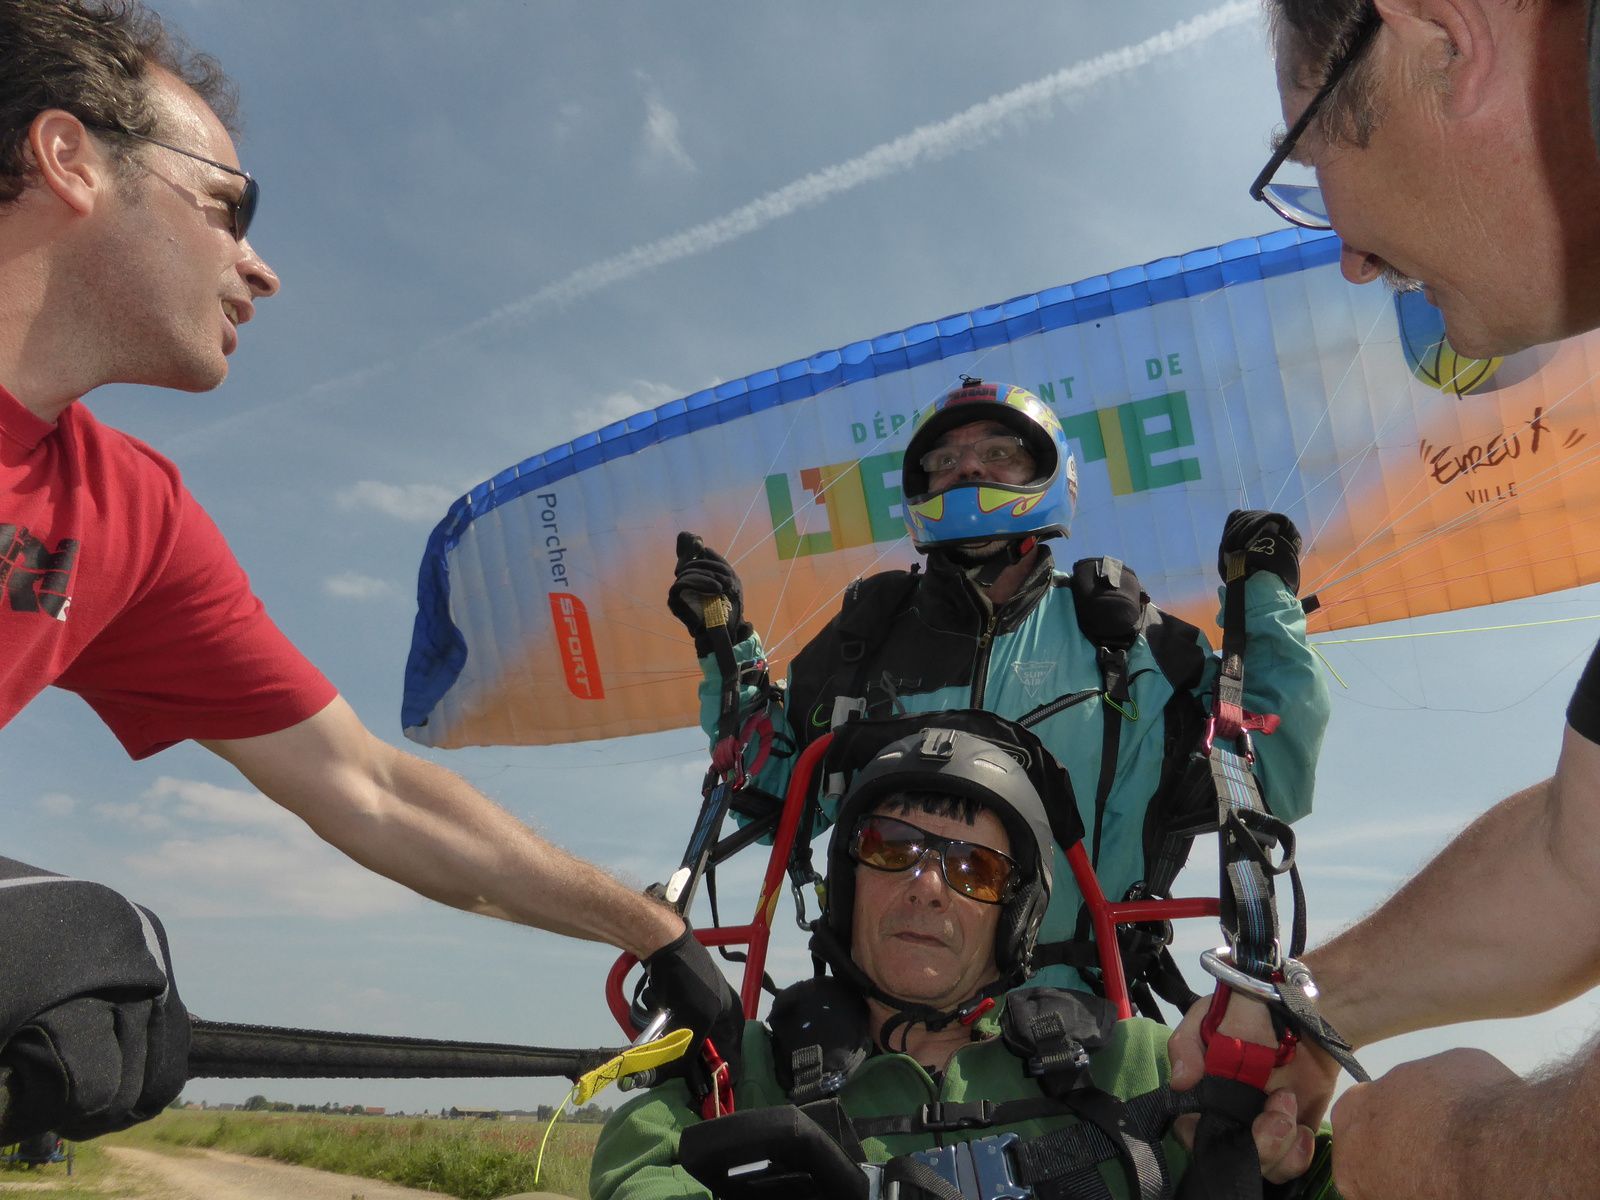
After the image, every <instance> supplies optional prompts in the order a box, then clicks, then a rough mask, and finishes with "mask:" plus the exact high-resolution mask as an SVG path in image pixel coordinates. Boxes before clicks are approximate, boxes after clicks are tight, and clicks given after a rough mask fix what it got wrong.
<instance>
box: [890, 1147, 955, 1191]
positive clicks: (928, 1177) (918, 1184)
mask: <svg viewBox="0 0 1600 1200" xmlns="http://www.w3.org/2000/svg"><path fill="white" fill-rule="evenodd" d="M883 1182H884V1185H885V1191H888V1193H889V1194H890V1195H895V1194H898V1195H899V1196H900V1197H902V1198H904V1197H906V1196H907V1195H911V1196H932V1197H934V1198H935V1200H965V1193H964V1192H962V1191H961V1189H960V1188H958V1187H956V1186H955V1185H954V1184H952V1183H950V1182H949V1181H948V1180H946V1179H945V1178H944V1177H943V1176H941V1175H940V1174H939V1173H938V1172H937V1171H935V1170H934V1169H933V1168H932V1167H930V1166H928V1164H927V1163H925V1162H922V1161H920V1160H919V1159H915V1158H912V1157H911V1156H910V1155H909V1154H907V1155H903V1156H902V1157H900V1158H895V1159H891V1160H890V1161H889V1163H888V1165H887V1166H885V1167H884V1169H883ZM893 1184H898V1185H900V1186H899V1188H898V1189H894V1190H891V1188H890V1185H893ZM907 1185H910V1189H914V1190H908V1188H907Z"/></svg>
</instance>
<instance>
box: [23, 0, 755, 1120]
mask: <svg viewBox="0 0 1600 1200" xmlns="http://www.w3.org/2000/svg"><path fill="white" fill-rule="evenodd" d="M228 101H229V94H228V90H227V87H226V84H225V82H224V81H222V80H221V78H220V75H219V73H218V72H217V70H216V67H215V64H214V63H211V62H210V61H209V60H204V59H197V58H195V57H193V56H191V55H189V54H188V52H187V51H184V50H182V49H180V48H179V47H177V46H176V45H175V44H174V43H173V42H172V41H169V40H168V38H167V37H166V35H165V34H164V32H163V31H162V29H161V26H160V22H159V20H158V19H157V18H156V17H155V16H154V15H153V14H151V13H149V12H147V11H145V10H143V9H141V8H138V7H137V6H134V7H132V8H131V9H130V8H129V7H128V6H127V5H124V4H117V5H110V4H106V3H103V2H101V0H70V2H68V0H0V724H3V723H5V722H6V721H8V720H9V719H10V718H11V717H12V716H13V715H14V714H15V713H16V712H18V711H19V710H20V709H21V708H22V707H23V706H24V705H26V704H27V703H28V702H29V701H30V700H31V699H32V698H33V697H34V696H35V695H37V694H38V692H39V691H40V690H41V689H43V688H45V687H46V686H49V685H51V684H55V685H57V686H60V687H64V688H67V689H69V690H71V691H74V692H77V693H78V694H79V695H81V696H83V697H84V699H85V700H87V701H88V702H89V704H90V705H91V706H92V707H93V708H94V709H95V711H96V712H97V713H98V714H99V715H100V717H101V718H102V719H103V720H104V721H105V722H106V724H107V725H109V726H110V727H111V729H112V730H113V731H114V732H115V734H116V736H117V737H118V738H119V739H120V740H121V741H122V743H123V745H124V746H125V747H126V748H127V750H128V752H129V753H130V754H131V755H133V756H134V757H135V758H140V757H143V756H145V755H149V754H154V753H156V752H157V751H159V750H161V749H163V748H165V747H167V746H170V745H172V744H173V743H175V742H178V741H182V740H184V739H188V738H193V739H195V740H197V741H199V742H200V743H201V744H202V745H204V746H205V747H206V748H207V749H208V750H211V751H212V752H214V753H215V754H217V755H219V756H221V757H222V758H224V759H226V760H227V761H228V762H230V763H232V764H233V765H234V766H235V767H237V768H238V769H239V771H240V772H241V773H243V774H244V776H245V777H246V778H248V779H249V780H250V782H251V783H253V784H254V785H255V786H256V787H258V788H259V789H260V790H261V791H262V792H264V793H265V794H266V795H267V796H269V797H271V798H272V799H273V800H274V801H276V802H277V803H279V804H281V805H283V806H284V807H285V808H287V809H288V810H289V811H291V812H293V813H295V814H296V815H297V816H299V817H301V818H302V819H303V820H305V821H306V823H307V824H308V825H310V826H311V828H312V829H313V830H315V831H316V832H317V833H318V834H319V835H320V836H321V837H323V838H324V839H326V840H327V841H328V842H330V843H332V844H333V845H334V846H337V847H338V848H339V849H341V850H343V851H344V852H345V853H347V854H349V855H350V856H351V857H352V858H354V859H355V860H356V861H358V862H360V863H362V864H363V865H364V866H367V867H369V868H371V869H372V870H374V871H378V872H380V873H382V874H384V875H386V876H388V877H389V878H391V879H394V880H396V881H397V882H399V883H402V884H405V885H406V886H408V887H410V888H412V889H414V890H416V891H418V892H420V893H422V894H423V895H425V896H428V897H431V898H432V899H435V900H439V901H442V902H444V903H447V904H451V905H454V906H456V907H458V908H462V909H466V910H468V911H471V912H479V913H484V914H487V915H490V916H495V917H500V918H502V919H505V920H509V921H517V922H520V923H522V924H526V925H533V926H537V927H539V928H543V929H549V930H553V931H555V932H558V933H564V934H569V935H571V936H574V937H581V938H589V939H593V940H598V941H605V942H609V943H611V944H612V945H615V946H617V947H620V948H622V949H625V950H628V951H630V952H632V953H634V954H636V955H638V956H639V957H641V958H645V959H647V960H648V962H647V969H649V971H650V975H651V984H652V987H653V988H654V989H655V990H656V996H657V999H658V1000H660V1001H663V1002H665V1003H666V1004H668V1005H669V1006H671V1007H672V1008H673V1009H674V1012H675V1014H676V1016H677V1017H678V1018H679V1020H680V1021H681V1022H682V1023H684V1024H690V1025H692V1026H694V1027H695V1029H696V1031H697V1032H698V1033H701V1034H704V1033H705V1032H706V1030H707V1029H708V1028H709V1027H712V1026H713V1025H714V1024H716V1023H717V1022H722V1023H729V1022H731V1023H732V1024H731V1028H733V1029H737V1028H738V1025H739V1024H741V1023H742V1022H741V1021H740V1019H739V1015H738V1013H737V1009H736V1005H735V1006H734V1007H733V1009H732V1011H731V1012H730V1011H728V1008H729V1002H730V1000H731V991H730V990H729V989H728V987H727V984H726V982H725V981H723V980H722V977H721V975H720V973H718V972H717V969H716V968H715V966H714V965H713V964H712V963H711V961H710V959H709V958H708V957H707V956H706V954H705V952H704V950H703V949H701V948H700V947H699V945H698V943H695V942H694V941H693V939H692V938H688V937H686V936H685V934H686V930H685V927H684V924H683V922H682V920H681V919H680V918H679V917H677V916H676V915H675V914H674V913H672V912H671V911H670V910H669V909H667V908H665V907H662V906H660V905H657V904H656V903H654V902H653V901H649V900H646V899H645V898H644V897H642V896H639V895H636V894H635V893H633V892H631V891H629V890H628V889H626V888H624V887H623V886H622V885H620V884H619V883H617V882H616V881H615V880H613V879H612V878H611V877H610V876H608V875H606V874H605V873H603V872H601V871H600V870H598V869H596V868H595V867H593V866H591V865H589V864H588V863H585V862H582V861H579V860H578V859H575V858H573V857H572V856H571V855H568V854H566V853H564V852H563V851H561V850H559V849H557V848H556V847H554V846H551V845H549V844H548V843H547V842H545V841H543V840H542V839H541V838H539V837H538V836H536V835H535V834H534V833H532V832H531V831H530V830H528V829H527V828H526V827H525V826H523V825H522V824H521V823H519V822H518V821H516V820H515V819H514V818H513V817H511V816H510V815H509V814H508V813H506V812H505V811H503V810H502V809H500V808H498V807H497V806H496V805H494V804H493V803H491V802H490V801H489V800H487V799H485V798H484V797H483V796H481V795H480V794H478V793H477V792H476V791H474V790H473V789H472V788H471V787H470V786H469V785H468V784H467V783H465V782H464V781H463V780H461V779H459V778H457V777H456V776H455V775H453V774H451V773H450V772H448V771H446V770H444V769H443V768H440V767H438V766H435V765H433V764H431V763H428V762H426V761H423V760H421V759H419V758H416V757H414V756H412V755H410V754H406V753H404V752H402V751H400V750H398V749H396V748H394V747H393V746H391V745H389V744H388V743H386V742H384V741H381V740H380V739H379V738H377V737H375V736H374V735H373V734H372V733H370V732H369V731H368V730H367V729H366V728H365V727H364V726H363V725H362V723H361V721H360V720H359V719H358V718H357V716H356V715H355V713H354V711H353V710H352V709H351V708H350V706H349V705H348V704H347V703H346V702H345V701H344V700H343V699H342V698H340V696H339V694H338V693H337V692H336V691H335V689H334V688H333V686H332V684H330V683H329V682H328V681H327V680H326V679H325V678H323V676H322V675H321V674H320V673H319V672H318V671H317V669H316V668H315V667H313V666H312V665H311V664H310V663H309V662H307V661H306V660H305V658H303V657H302V656H301V655H300V654H299V652H298V651H296V650H295V648H294V647H293V646H292V645H290V643H289V641H288V640H287V639H286V638H285V637H284V636H283V634H282V633H281V632H279V630H278V629H277V627H276V626H275V625H274V624H273V623H272V621H271V620H270V619H269V618H268V617H267V615H266V613H265V611H264V610H263V608H262V606H261V602H260V601H259V600H257V599H256V597H255V596H254V595H253V594H252V593H251V591H250V588H249V584H248V581H247V580H246V578H245V575H244V572H243V571H242V570H241V569H240V567H239V564H238V563H237V562H236V561H235V560H234V558H233V555H232V554H231V553H230V551H229V549H228V547H227V544H226V543H225V542H224V541H223V539H222V536H221V534H220V533H218V531H217V529H216V527H215V526H214V525H213V524H212V522H211V520H210V518H209V517H207V516H206V514H205V512H204V511H203V510H202V509H201V508H200V506H199V505H198V504H197V503H196V502H195V500H194V498H193V497H192V496H190V495H189V493H188V491H187V490H186V489H185V488H184V486H183V484H182V482H181V481H180V479H179V477H178V472H177V470H176V468H175V467H174V466H173V465H172V464H171V463H170V462H168V461H167V460H166V459H165V458H163V457H162V456H161V455H159V454H157V453H156V452H155V451H153V450H151V449H150V448H149V447H147V446H145V445H143V444H142V443H140V442H138V441H136V440H135V439H133V438H131V437H128V436H127V435H125V434H122V433H119V432H118V431H116V430H114V429H110V428H108V427H106V426H104V425H101V424H100V423H99V422H98V421H97V420H96V419H95V418H94V416H93V415H92V414H91V413H90V412H89V411H88V409H87V408H85V407H84V406H83V404H81V403H80V399H81V397H83V396H84V395H85V393H87V392H89V391H91V390H93V389H94V388H96V387H99V386H101V385H102V384H107V383H118V382H120V383H142V384H151V385H154V386H157V387H169V388H178V389H181V390H184V391H196V392H198V391H205V390H207V389H210V388H214V387H216V386H217V385H218V384H219V383H221V382H222V380H223V378H224V377H225V376H226V375H227V371H228V358H227V356H228V355H229V354H230V353H231V352H232V351H233V349H234V348H235V347H236V346H237V345H238V339H239V328H240V327H241V326H242V325H244V324H245V323H246V322H247V321H249V320H250V317H251V315H252V313H253V312H254V310H255V306H256V304H258V303H259V302H260V301H262V300H264V299H266V298H268V297H270V296H272V295H274V294H275V293H276V292H277V290H278V278H277V276H276V275H274V274H273V272H272V268H271V267H269V266H268V265H267V264H266V263H265V262H264V261H263V260H262V259H261V257H260V255H258V254H257V253H256V251H255V250H254V248H253V247H252V246H251V245H250V243H249V241H248V240H247V239H246V234H247V229H248V226H249V224H250V221H251V218H252V217H253V216H254V213H255V204H256V197H257V191H256V185H255V182H254V180H252V179H251V178H250V176H249V175H248V174H246V173H245V172H243V171H242V170H241V169H240V168H239V166H238V165H237V164H238V159H237V156H236V154H235V152H234V147H233V142H232V139H231V138H230V136H229V133H228V129H227V127H226V125H225V120H226V119H227V118H229V117H230V115H231V111H230V108H231V106H230V104H229V103H228ZM45 882H48V883H51V884H55V885H59V883H60V881H59V880H58V879H57V878H56V877H52V876H48V875H46V874H44V873H41V872H38V871H37V870H35V869H33V868H27V867H26V866H25V864H15V863H8V862H6V861H5V860H0V927H3V928H4V929H5V932H6V934H7V937H8V940H7V941H6V943H5V944H6V945H7V947H8V949H15V948H17V947H18V946H20V945H26V944H27V938H28V937H29V935H30V933H29V931H30V930H36V929H37V928H38V927H39V923H44V924H48V922H49V921H50V919H51V914H52V912H54V913H56V915H57V917H60V914H61V913H64V912H68V911H69V910H70V911H71V912H74V913H77V914H78V918H81V923H82V924H83V925H85V926H86V927H91V928H96V929H99V930H101V932H102V933H104V931H105V930H106V929H110V928H113V927H114V923H111V924H108V923H107V921H106V920H105V919H104V917H103V913H104V911H106V910H105V909H103V908H98V907H96V906H97V905H100V904H101V902H102V901H103V900H104V897H100V898H99V899H93V900H85V901H83V902H82V903H81V904H79V903H77V902H76V901H74V902H73V904H67V903H66V902H65V901H63V902H62V903H61V904H57V905H56V906H55V907H54V908H52V902H51V899H50V898H51V897H66V896H68V895H69V894H72V895H77V893H76V892H74V891H73V889H72V888H64V887H61V886H52V887H41V886H38V885H40V884H42V883H45ZM17 897H22V898H23V899H21V900H16V898H17ZM13 900H16V902H15V903H14V904H13V903H12V901H13ZM117 900H120V898H116V899H115V900H113V901H109V902H107V903H110V905H111V907H113V908H115V907H116V901H117ZM8 904H9V905H11V907H7V905H8ZM74 904H76V907H74V906H73V905H74ZM96 914H100V915H96ZM122 916H124V917H127V918H128V919H127V924H126V928H127V929H128V930H129V931H130V933H129V936H130V937H133V938H135V939H136V940H137V942H138V944H137V946H135V947H133V949H132V951H131V959H130V961H131V960H133V959H137V960H139V968H138V969H139V971H142V972H144V975H143V976H142V978H145V979H146V980H147V981H148V980H151V979H153V980H154V981H155V983H154V985H153V986H154V988H155V991H154V993H153V995H152V996H150V997H146V1000H145V1001H142V1002H141V1003H144V1007H143V1008H141V1009H139V1010H138V1013H137V1014H133V1015H131V1016H130V1011H131V1010H124V1009H122V1008H117V1006H116V1004H114V1003H113V1002H112V1001H109V1000H108V1001H105V1005H106V1006H107V1007H105V1008H104V1009H94V1008H92V1006H91V1008H90V1009H83V1008H82V1007H81V1006H79V1007H71V1006H70V1005H67V1004H64V1003H58V1002H63V1001H65V1000H66V999H67V998H68V997H72V996H73V995H74V993H73V992H72V985H73V980H72V978H71V973H70V972H68V973H67V976H66V977H64V979H63V980H60V981H57V982H56V983H55V984H53V985H52V986H54V987H55V988H56V991H55V992H52V993H51V994H48V995H37V996H36V995H33V994H32V993H31V992H30V991H29V989H30V987H40V986H43V985H42V984H41V983H40V982H39V981H38V980H37V979H35V978H34V977H33V976H32V975H30V976H29V977H28V978H15V977H12V978H8V977H7V968H6V967H5V966H4V965H3V964H0V1043H3V1046H0V1066H6V1067H10V1068H11V1069H12V1071H13V1089H14V1090H15V1089H16V1088H17V1087H18V1086H19V1085H21V1086H22V1088H23V1090H22V1091H21V1092H20V1093H17V1098H18V1100H19V1103H18V1104H14V1105H13V1112H12V1114H11V1115H12V1116H13V1117H16V1116H17V1115H18V1110H19V1108H20V1109H22V1110H26V1111H25V1112H24V1113H23V1115H24V1116H27V1115H29V1114H30V1113H31V1115H32V1117H33V1118H34V1119H35V1121H36V1123H42V1124H48V1125H49V1126H50V1127H54V1128H57V1129H63V1130H65V1131H69V1132H70V1131H78V1132H80V1133H90V1134H92V1133H94V1132H103V1131H105V1130H106V1129H111V1128H116V1127H119V1126H120V1125H125V1124H128V1123H130V1122H131V1121H132V1120H136V1119H140V1118H142V1117H144V1116H148V1115H150V1114H151V1113H152V1112H153V1111H159V1109H160V1107H161V1106H162V1105H163V1104H164V1103H165V1102H166V1100H167V1099H170V1095H167V1094H165V1093H166V1092H169V1091H171V1090H172V1089H173V1088H174V1086H181V1083H182V1071H181V1065H182V1057H183V1055H184V1053H185V1052H186V1045H187V1037H186V1035H183V1034H182V1032H181V1031H182V1030H183V1029H184V1028H186V1026H185V1024H184V1023H185V1021H186V1018H185V1017H184V1014H183V1010H182V1007H181V1005H179V1004H178V1003H177V1000H176V994H175V993H174V992H172V991H171V988H170V979H169V978H168V977H167V974H166V967H165V962H164V959H165V943H164V941H162V940H161V939H160V938H159V937H157V936H153V934H152V929H153V928H154V929H156V930H157V931H158V926H157V927H153V926H152V925H151V923H150V922H149V921H148V920H147V918H148V917H149V914H143V913H141V914H136V915H135V916H129V914H128V913H126V912H123V913H122ZM60 919H66V918H64V917H60ZM30 922H32V923H33V924H30ZM39 936H41V937H48V936H49V935H48V934H47V933H42V932H41V933H39ZM146 943H148V945H149V949H146V948H145V947H146ZM158 943H159V947H158ZM116 949H117V947H112V948H111V950H109V951H108V952H107V953H108V954H109V955H110V957H111V958H115V950H116ZM7 957H8V959H11V960H12V961H16V956H14V955H11V954H8V955H7ZM13 974H15V975H20V974H21V973H20V972H18V973H13ZM111 982H112V983H115V982H117V981H116V980H112V981H111ZM81 999H82V998H81V997H78V998H76V999H74V1000H73V1001H72V1004H78V1002H79V1000H81ZM152 1004H154V1006H155V1007H154V1008H152V1007H151V1005H152ZM52 1006H55V1007H52ZM111 1008H116V1009H117V1010H116V1014H115V1015H112V1016H108V1015H107V1014H108V1013H110V1010H111ZM43 1010H49V1014H48V1015H47V1016H46V1017H40V1013H41V1011H43ZM30 1021H31V1023H30ZM141 1023H142V1025H141ZM24 1026H26V1029H24V1028H23V1027H24ZM143 1026H148V1028H149V1030H150V1032H149V1034H148V1037H145V1036H143V1035H141V1033H140V1029H141V1028H142V1027H143ZM158 1026H159V1027H160V1028H157V1027H158ZM717 1027H718V1028H720V1027H721V1025H720V1024H719V1025H717ZM174 1029H177V1030H179V1034H176V1035H175V1034H174V1033H173V1030H174ZM19 1030H21V1031H22V1032H21V1033H19V1032H18V1031H19ZM24 1035H25V1036H24ZM24 1043H27V1044H26V1045H24ZM735 1049H736V1035H735V1041H734V1044H732V1045H728V1046H726V1047H725V1048H724V1050H725V1053H726V1052H727V1051H732V1050H735ZM158 1060H165V1061H158ZM172 1060H176V1062H177V1067H176V1069H175V1068H174V1066H173V1061H172ZM52 1064H54V1065H53V1066H52ZM108 1064H109V1065H108ZM57 1067H59V1068H60V1070H59V1071H58V1072H57V1075H56V1076H55V1077H51V1076H50V1071H51V1070H54V1069H56V1068H57ZM91 1078H93V1079H97V1080H98V1081H99V1082H98V1084H97V1085H96V1086H98V1088H99V1094H98V1095H96V1094H95V1091H96V1088H95V1087H92V1086H90V1083H89V1081H90V1080H91ZM174 1080H176V1084H175V1085H174V1082H173V1081H174Z"/></svg>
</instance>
